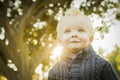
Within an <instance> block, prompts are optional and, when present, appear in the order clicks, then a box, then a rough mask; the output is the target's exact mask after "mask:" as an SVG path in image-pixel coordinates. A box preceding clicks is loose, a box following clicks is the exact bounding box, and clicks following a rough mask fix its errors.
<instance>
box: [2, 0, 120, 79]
mask: <svg viewBox="0 0 120 80" xmlns="http://www.w3.org/2000/svg"><path fill="white" fill-rule="evenodd" d="M107 4H108V5H107ZM73 5H74V4H73V2H72V0H36V1H35V0H0V33H1V34H0V36H1V37H0V75H4V76H5V77H6V78H7V79H8V80H31V79H32V74H33V73H34V70H35V68H36V67H37V66H38V65H39V64H40V63H41V64H43V65H44V66H49V61H50V58H49V57H50V55H51V54H50V53H51V52H52V50H53V48H54V47H55V46H56V43H55V38H56V37H55V36H56V31H55V29H56V25H57V22H58V20H59V18H60V17H61V16H62V15H64V11H66V9H68V8H70V7H71V6H73ZM119 5H120V4H119V1H118V3H114V2H112V1H103V0H96V1H91V0H87V1H86V2H83V3H82V4H81V5H80V6H79V9H80V10H81V11H82V12H84V13H85V14H87V15H90V14H93V13H94V14H95V15H98V16H99V17H100V18H102V19H103V24H104V23H105V24H104V25H106V22H105V21H104V18H105V16H104V14H105V13H108V12H107V10H110V9H115V11H114V12H115V14H114V15H115V16H116V18H115V19H117V20H120V15H119V12H118V11H117V12H116V10H118V9H119V8H120V6H119ZM108 22H112V21H111V20H109V21H108ZM97 30H98V31H101V32H102V33H104V32H107V31H108V30H109V26H108V25H106V26H105V27H101V26H98V27H97ZM10 65H12V67H11V66H10ZM43 71H44V67H43Z"/></svg>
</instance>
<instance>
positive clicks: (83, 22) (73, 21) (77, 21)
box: [59, 15, 90, 28]
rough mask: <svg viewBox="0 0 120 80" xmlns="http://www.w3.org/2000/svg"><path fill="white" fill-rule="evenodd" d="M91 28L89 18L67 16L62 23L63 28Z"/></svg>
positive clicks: (60, 23)
mask: <svg viewBox="0 0 120 80" xmlns="http://www.w3.org/2000/svg"><path fill="white" fill-rule="evenodd" d="M88 26H90V21H89V19H88V18H87V17H85V16H81V15H73V16H65V17H64V18H63V19H62V20H61V21H60V22H59V27H61V28H73V27H74V28H75V27H76V28H80V27H81V28H82V27H88Z"/></svg>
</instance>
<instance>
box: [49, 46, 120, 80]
mask: <svg viewBox="0 0 120 80" xmlns="http://www.w3.org/2000/svg"><path fill="white" fill-rule="evenodd" d="M48 80H120V79H119V78H118V76H117V74H116V73H115V71H114V69H113V68H112V66H111V64H110V63H109V62H107V61H106V60H104V59H103V58H101V57H100V56H98V55H96V53H95V52H94V50H93V49H92V47H91V46H89V47H87V48H85V49H84V50H83V52H82V53H80V54H78V55H77V57H76V58H75V59H71V58H69V57H68V56H65V55H64V56H62V57H61V59H60V60H58V61H57V62H56V63H55V65H53V67H52V68H51V69H50V71H49V75H48Z"/></svg>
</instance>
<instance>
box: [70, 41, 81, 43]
mask: <svg viewBox="0 0 120 80" xmlns="http://www.w3.org/2000/svg"><path fill="white" fill-rule="evenodd" d="M80 42H81V41H70V43H80Z"/></svg>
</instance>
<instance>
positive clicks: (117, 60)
mask: <svg viewBox="0 0 120 80" xmlns="http://www.w3.org/2000/svg"><path fill="white" fill-rule="evenodd" d="M106 59H108V61H109V62H111V64H113V67H114V68H115V71H116V72H117V73H118V75H119V76H120V68H119V67H120V47H119V46H118V45H115V50H113V51H112V52H111V53H109V54H108V55H107V56H106Z"/></svg>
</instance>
